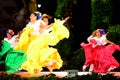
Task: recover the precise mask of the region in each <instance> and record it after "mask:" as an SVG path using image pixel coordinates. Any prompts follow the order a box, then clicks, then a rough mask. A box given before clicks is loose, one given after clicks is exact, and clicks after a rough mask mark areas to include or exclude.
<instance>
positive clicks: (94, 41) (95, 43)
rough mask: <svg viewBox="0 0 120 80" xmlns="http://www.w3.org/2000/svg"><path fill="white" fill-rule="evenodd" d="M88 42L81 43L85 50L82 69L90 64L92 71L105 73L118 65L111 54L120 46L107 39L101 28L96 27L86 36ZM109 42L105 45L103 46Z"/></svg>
mask: <svg viewBox="0 0 120 80" xmlns="http://www.w3.org/2000/svg"><path fill="white" fill-rule="evenodd" d="M88 42H89V44H85V43H81V46H82V47H83V48H84V50H85V56H86V61H85V64H84V66H83V71H85V68H86V67H87V66H90V65H92V66H93V71H94V72H97V73H106V72H108V71H111V70H113V69H115V68H118V67H119V63H118V62H117V61H116V60H115V58H114V57H113V56H112V54H113V53H114V52H115V51H116V50H120V46H119V45H116V44H114V43H113V42H111V41H109V40H107V38H106V35H105V34H102V29H97V30H95V31H94V32H93V34H92V35H91V36H90V37H89V38H88ZM107 43H109V44H108V45H107V46H105V45H106V44H107Z"/></svg>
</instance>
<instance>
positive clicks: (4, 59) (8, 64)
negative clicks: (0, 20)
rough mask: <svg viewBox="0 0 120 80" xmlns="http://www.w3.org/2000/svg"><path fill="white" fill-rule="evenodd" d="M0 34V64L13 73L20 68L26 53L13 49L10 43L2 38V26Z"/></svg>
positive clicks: (4, 31) (4, 34)
mask: <svg viewBox="0 0 120 80" xmlns="http://www.w3.org/2000/svg"><path fill="white" fill-rule="evenodd" d="M0 34H1V36H0V64H3V65H5V70H6V72H7V73H14V72H16V71H18V70H19V69H20V68H21V65H22V63H23V62H24V61H25V60H26V55H25V53H24V51H22V50H14V49H13V48H12V45H11V44H10V43H9V42H8V41H6V40H4V38H5V37H6V29H3V27H2V28H1V29H0ZM3 65H2V66H3Z"/></svg>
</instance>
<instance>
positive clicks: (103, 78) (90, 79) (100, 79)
mask: <svg viewBox="0 0 120 80" xmlns="http://www.w3.org/2000/svg"><path fill="white" fill-rule="evenodd" d="M0 80H120V79H119V78H117V77H115V76H113V75H111V74H107V75H101V74H97V73H92V74H88V75H81V76H75V77H67V76H66V77H63V78H58V77H56V76H55V75H54V74H49V75H46V76H39V77H20V76H18V75H15V74H2V76H0Z"/></svg>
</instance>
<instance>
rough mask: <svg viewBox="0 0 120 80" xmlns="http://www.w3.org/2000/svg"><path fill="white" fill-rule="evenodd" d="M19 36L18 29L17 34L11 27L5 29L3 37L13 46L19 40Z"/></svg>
mask: <svg viewBox="0 0 120 80" xmlns="http://www.w3.org/2000/svg"><path fill="white" fill-rule="evenodd" d="M19 37H20V31H19V32H18V34H16V35H15V34H14V31H13V30H12V29H7V30H6V37H5V38H4V40H5V41H7V42H8V43H10V44H11V46H12V47H15V46H16V45H17V43H18V41H19Z"/></svg>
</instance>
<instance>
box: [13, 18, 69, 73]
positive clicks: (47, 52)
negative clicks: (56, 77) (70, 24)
mask: <svg viewBox="0 0 120 80" xmlns="http://www.w3.org/2000/svg"><path fill="white" fill-rule="evenodd" d="M30 26H32V25H29V28H31V27H30ZM35 27H37V26H35ZM29 28H26V29H25V31H23V33H22V34H21V37H23V38H21V37H20V42H19V44H18V45H17V48H15V49H22V50H23V49H24V48H22V47H25V46H26V45H27V47H26V49H25V50H26V54H27V60H26V61H25V62H24V63H23V64H22V69H24V70H27V71H28V72H29V73H31V74H34V73H38V72H40V71H41V70H42V68H43V67H46V68H47V69H48V70H49V71H50V72H52V71H53V69H60V68H61V67H62V62H63V61H62V59H61V57H60V55H59V53H58V51H57V49H55V48H53V47H52V46H55V45H56V44H57V43H58V42H59V41H60V40H62V39H64V38H68V37H69V31H68V29H67V28H66V27H65V26H64V25H63V24H61V21H60V20H56V19H55V22H54V23H53V26H52V31H51V32H50V33H46V34H38V35H34V34H33V30H32V28H31V29H29ZM40 28H41V25H40ZM37 30H38V29H37ZM26 33H27V34H26ZM35 33H36V32H35ZM24 36H27V37H24ZM33 36H37V37H36V38H33ZM21 45H22V47H21ZM23 45H24V46H23ZM50 46H51V47H50Z"/></svg>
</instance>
